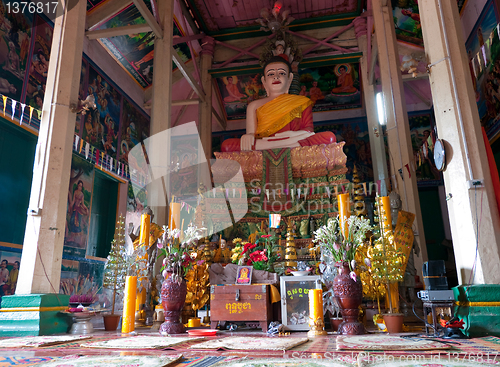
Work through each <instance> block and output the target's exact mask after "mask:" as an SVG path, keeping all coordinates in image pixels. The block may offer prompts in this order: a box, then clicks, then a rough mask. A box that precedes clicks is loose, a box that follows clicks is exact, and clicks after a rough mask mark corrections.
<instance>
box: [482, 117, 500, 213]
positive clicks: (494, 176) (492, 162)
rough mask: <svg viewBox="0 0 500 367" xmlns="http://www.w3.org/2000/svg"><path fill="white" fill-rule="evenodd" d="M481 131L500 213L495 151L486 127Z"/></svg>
mask: <svg viewBox="0 0 500 367" xmlns="http://www.w3.org/2000/svg"><path fill="white" fill-rule="evenodd" d="M481 130H482V132H483V140H484V145H485V146H486V156H487V157H488V166H489V167H490V174H491V181H492V183H493V190H494V191H495V199H496V201H497V208H498V212H499V213H500V179H499V178H498V169H497V164H496V162H495V157H494V156H493V151H492V150H491V145H490V141H489V140H488V136H487V135H486V130H484V126H481Z"/></svg>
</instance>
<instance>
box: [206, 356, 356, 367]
mask: <svg viewBox="0 0 500 367" xmlns="http://www.w3.org/2000/svg"><path fill="white" fill-rule="evenodd" d="M222 366H224V367H229V366H231V367H353V364H352V363H348V362H342V361H340V360H336V359H335V358H331V359H326V358H325V359H317V358H314V357H309V358H307V359H289V358H279V359H278V358H266V359H251V358H241V359H240V360H236V361H231V362H219V363H217V364H215V365H214V367H222Z"/></svg>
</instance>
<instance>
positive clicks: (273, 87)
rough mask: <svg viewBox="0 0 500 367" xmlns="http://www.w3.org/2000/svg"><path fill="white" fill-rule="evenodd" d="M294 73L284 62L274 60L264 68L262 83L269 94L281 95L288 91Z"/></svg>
mask: <svg viewBox="0 0 500 367" xmlns="http://www.w3.org/2000/svg"><path fill="white" fill-rule="evenodd" d="M292 80H293V74H292V73H291V72H290V70H288V65H287V64H285V63H283V62H273V63H271V64H269V65H267V66H266V68H265V69H264V76H263V77H262V84H263V85H264V88H265V89H266V92H267V95H268V96H271V95H276V96H277V95H280V94H284V93H288V89H289V88H290V84H291V83H292Z"/></svg>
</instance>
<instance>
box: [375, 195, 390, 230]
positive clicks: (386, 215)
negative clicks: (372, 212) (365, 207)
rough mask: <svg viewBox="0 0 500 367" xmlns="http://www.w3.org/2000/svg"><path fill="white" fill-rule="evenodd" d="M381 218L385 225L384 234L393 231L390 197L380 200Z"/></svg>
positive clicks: (383, 197)
mask: <svg viewBox="0 0 500 367" xmlns="http://www.w3.org/2000/svg"><path fill="white" fill-rule="evenodd" d="M378 208H379V217H380V221H382V222H383V223H384V232H386V231H392V215H391V201H390V199H389V196H382V197H380V198H379V206H378Z"/></svg>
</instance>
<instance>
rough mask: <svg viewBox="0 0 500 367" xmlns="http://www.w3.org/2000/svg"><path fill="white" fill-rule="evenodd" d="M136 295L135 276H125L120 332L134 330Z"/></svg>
mask: <svg viewBox="0 0 500 367" xmlns="http://www.w3.org/2000/svg"><path fill="white" fill-rule="evenodd" d="M136 295H137V276H127V278H126V280H125V294H124V297H123V316H122V333H130V332H132V331H134V330H135V300H136Z"/></svg>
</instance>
